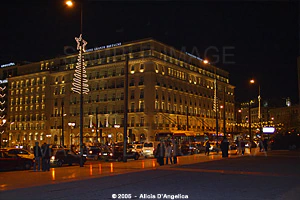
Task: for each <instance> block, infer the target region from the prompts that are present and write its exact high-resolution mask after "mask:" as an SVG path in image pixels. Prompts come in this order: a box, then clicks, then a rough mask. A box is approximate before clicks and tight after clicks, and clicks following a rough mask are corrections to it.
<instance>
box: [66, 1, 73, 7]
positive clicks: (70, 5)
mask: <svg viewBox="0 0 300 200" xmlns="http://www.w3.org/2000/svg"><path fill="white" fill-rule="evenodd" d="M66 5H67V6H68V7H73V5H74V3H73V1H66Z"/></svg>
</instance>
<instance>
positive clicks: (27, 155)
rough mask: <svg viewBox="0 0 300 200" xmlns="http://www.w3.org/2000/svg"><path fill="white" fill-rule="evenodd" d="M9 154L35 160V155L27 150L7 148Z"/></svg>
mask: <svg viewBox="0 0 300 200" xmlns="http://www.w3.org/2000/svg"><path fill="white" fill-rule="evenodd" d="M5 150H7V152H8V154H15V155H18V156H20V157H22V158H29V159H34V154H33V153H30V152H29V151H27V150H25V149H19V148H6V149H5Z"/></svg>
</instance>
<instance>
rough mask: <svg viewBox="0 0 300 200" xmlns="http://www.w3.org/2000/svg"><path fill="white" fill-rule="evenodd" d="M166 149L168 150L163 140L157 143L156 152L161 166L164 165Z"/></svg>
mask: <svg viewBox="0 0 300 200" xmlns="http://www.w3.org/2000/svg"><path fill="white" fill-rule="evenodd" d="M165 151H166V148H165V144H164V142H163V141H162V140H161V141H160V143H158V145H157V148H156V153H155V155H156V158H157V162H158V164H159V165H160V166H162V165H164V156H165Z"/></svg>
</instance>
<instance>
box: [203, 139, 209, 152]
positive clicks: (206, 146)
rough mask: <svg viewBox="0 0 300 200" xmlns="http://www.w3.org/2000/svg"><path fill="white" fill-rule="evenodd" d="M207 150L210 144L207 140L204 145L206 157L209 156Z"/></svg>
mask: <svg viewBox="0 0 300 200" xmlns="http://www.w3.org/2000/svg"><path fill="white" fill-rule="evenodd" d="M209 148H210V143H209V140H207V141H206V143H205V153H204V154H205V155H208V156H209Z"/></svg>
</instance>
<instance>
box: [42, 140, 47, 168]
mask: <svg viewBox="0 0 300 200" xmlns="http://www.w3.org/2000/svg"><path fill="white" fill-rule="evenodd" d="M46 148H47V144H46V142H44V144H42V146H41V151H42V171H43V172H44V171H46V165H47V163H46V158H45V154H46Z"/></svg>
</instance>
